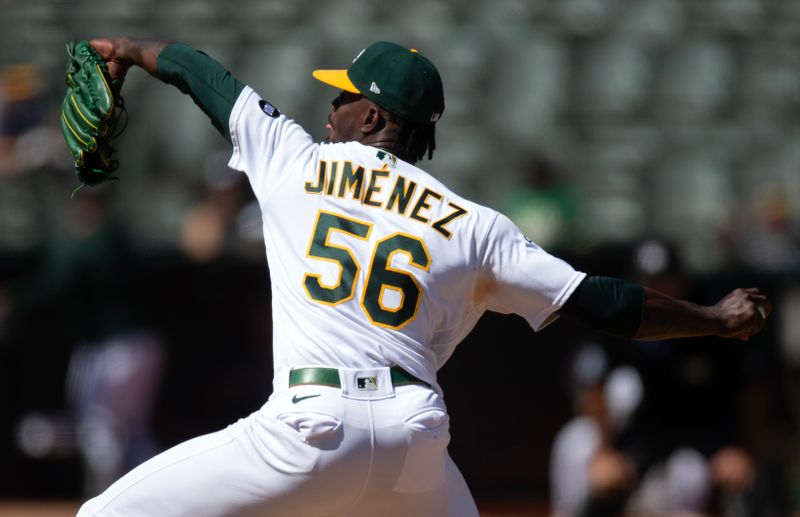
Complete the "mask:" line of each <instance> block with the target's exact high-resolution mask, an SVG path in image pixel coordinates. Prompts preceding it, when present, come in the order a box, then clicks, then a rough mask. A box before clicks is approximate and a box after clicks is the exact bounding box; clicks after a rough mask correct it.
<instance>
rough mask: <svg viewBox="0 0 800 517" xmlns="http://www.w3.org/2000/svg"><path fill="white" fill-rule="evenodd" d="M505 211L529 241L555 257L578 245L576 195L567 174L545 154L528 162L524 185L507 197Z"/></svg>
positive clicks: (525, 169)
mask: <svg viewBox="0 0 800 517" xmlns="http://www.w3.org/2000/svg"><path fill="white" fill-rule="evenodd" d="M501 210H502V211H504V212H505V213H506V215H508V217H509V218H511V220H512V221H514V222H515V223H516V224H517V226H519V228H520V229H521V230H522V232H523V233H524V234H525V235H526V236H527V237H528V238H529V239H531V240H532V241H534V242H536V243H537V244H539V245H540V246H542V247H544V248H546V249H547V250H549V251H551V252H553V253H556V254H558V253H559V252H561V251H562V250H563V248H564V246H566V245H567V244H568V243H570V242H573V243H574V240H575V239H574V237H575V236H574V233H573V229H574V228H573V227H572V224H573V221H574V220H575V212H576V210H577V207H576V201H575V199H574V195H573V192H572V191H571V189H570V186H569V184H568V183H567V181H566V178H564V173H563V171H562V170H561V169H560V168H559V167H558V166H557V165H556V164H555V163H554V162H553V161H552V160H550V159H549V158H547V157H545V156H543V155H541V154H536V155H532V156H530V157H529V158H528V159H527V160H526V161H525V164H524V169H523V177H522V182H521V184H520V185H517V186H516V187H514V188H513V190H512V192H511V193H510V194H509V195H508V196H507V197H506V199H505V201H504V202H503V206H502V207H501Z"/></svg>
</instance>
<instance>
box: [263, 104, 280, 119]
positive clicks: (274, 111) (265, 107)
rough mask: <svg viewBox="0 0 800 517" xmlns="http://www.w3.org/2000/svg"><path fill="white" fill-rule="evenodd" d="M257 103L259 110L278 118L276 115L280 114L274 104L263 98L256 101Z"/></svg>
mask: <svg viewBox="0 0 800 517" xmlns="http://www.w3.org/2000/svg"><path fill="white" fill-rule="evenodd" d="M258 105H259V107H260V108H261V111H263V112H264V113H265V114H267V115H268V116H270V117H272V118H278V116H279V115H280V114H281V113H280V112H279V111H278V108H276V107H275V106H273V105H272V104H270V103H269V102H267V101H265V100H260V101H258Z"/></svg>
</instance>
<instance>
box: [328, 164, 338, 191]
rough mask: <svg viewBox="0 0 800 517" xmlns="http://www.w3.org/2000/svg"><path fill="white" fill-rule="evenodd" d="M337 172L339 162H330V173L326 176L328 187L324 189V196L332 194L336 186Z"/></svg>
mask: <svg viewBox="0 0 800 517" xmlns="http://www.w3.org/2000/svg"><path fill="white" fill-rule="evenodd" d="M338 172H339V162H331V173H330V177H329V178H328V188H327V189H326V190H325V195H326V196H332V195H333V189H334V188H335V187H336V176H337V173H338Z"/></svg>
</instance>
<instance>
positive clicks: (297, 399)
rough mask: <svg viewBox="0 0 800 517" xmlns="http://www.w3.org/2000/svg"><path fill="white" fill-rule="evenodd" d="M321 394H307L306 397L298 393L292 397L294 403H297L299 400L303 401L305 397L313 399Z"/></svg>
mask: <svg viewBox="0 0 800 517" xmlns="http://www.w3.org/2000/svg"><path fill="white" fill-rule="evenodd" d="M319 396H320V395H319V394H317V395H306V396H305V397H298V396H297V395H295V396H294V397H292V404H297V403H298V402H301V401H303V400H305V399H313V398H314V397H319Z"/></svg>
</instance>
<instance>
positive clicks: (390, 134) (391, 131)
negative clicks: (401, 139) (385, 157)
mask: <svg viewBox="0 0 800 517" xmlns="http://www.w3.org/2000/svg"><path fill="white" fill-rule="evenodd" d="M398 132H399V126H398V125H397V124H396V123H394V122H387V123H386V124H384V125H383V126H382V127H381V128H380V130H378V131H375V132H372V133H367V134H365V135H364V136H363V137H362V138H361V140H359V142H361V143H362V144H364V145H368V146H370V147H376V148H378V149H383V150H385V151H389V152H390V153H392V154H394V155H396V156H397V157H398V158H400V159H401V160H404V161H406V162H409V163H414V162H415V161H416V160H413V159H409V158H410V157H408V156H402V154H401V153H400V154H399V153H398V150H397V149H396V148H395V142H396V141H397V135H398Z"/></svg>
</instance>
